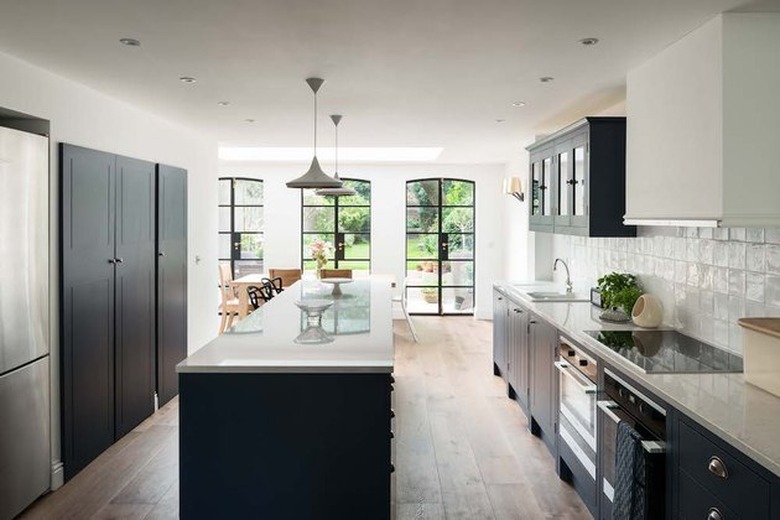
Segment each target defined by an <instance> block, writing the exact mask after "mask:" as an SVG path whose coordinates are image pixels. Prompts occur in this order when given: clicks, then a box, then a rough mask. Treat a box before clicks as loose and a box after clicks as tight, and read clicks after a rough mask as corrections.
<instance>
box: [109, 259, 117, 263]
mask: <svg viewBox="0 0 780 520" xmlns="http://www.w3.org/2000/svg"><path fill="white" fill-rule="evenodd" d="M108 263H109V264H116V258H109V259H108Z"/></svg>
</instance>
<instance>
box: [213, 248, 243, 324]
mask: <svg viewBox="0 0 780 520" xmlns="http://www.w3.org/2000/svg"><path fill="white" fill-rule="evenodd" d="M232 281H233V272H232V270H231V269H230V264H228V263H221V264H219V294H220V296H221V298H222V303H220V304H219V309H218V311H217V314H218V315H219V316H221V317H222V320H221V321H220V324H219V333H220V334H222V333H224V332H225V331H226V330H227V329H229V328H230V327H232V326H233V318H235V317H236V316H238V311H239V308H240V305H239V303H238V297H237V296H236V293H235V291H234V290H233V286H232V285H231V282H232Z"/></svg>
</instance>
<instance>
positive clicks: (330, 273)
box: [320, 269, 352, 278]
mask: <svg viewBox="0 0 780 520" xmlns="http://www.w3.org/2000/svg"><path fill="white" fill-rule="evenodd" d="M320 277H321V278H352V269H321V270H320Z"/></svg>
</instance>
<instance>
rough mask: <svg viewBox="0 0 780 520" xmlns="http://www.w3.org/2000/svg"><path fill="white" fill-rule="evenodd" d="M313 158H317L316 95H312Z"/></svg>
mask: <svg viewBox="0 0 780 520" xmlns="http://www.w3.org/2000/svg"><path fill="white" fill-rule="evenodd" d="M314 156H315V157H316V156H317V93H316V92H315V93H314Z"/></svg>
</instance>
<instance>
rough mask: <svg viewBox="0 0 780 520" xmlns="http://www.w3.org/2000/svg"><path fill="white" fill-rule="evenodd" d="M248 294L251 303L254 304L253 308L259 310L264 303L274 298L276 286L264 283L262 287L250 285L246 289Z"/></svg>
mask: <svg viewBox="0 0 780 520" xmlns="http://www.w3.org/2000/svg"><path fill="white" fill-rule="evenodd" d="M246 292H247V294H249V303H251V304H252V308H254V309H257V308H258V307H260V305H262V303H260V301H261V300H262V302H263V303H265V302H269V301H271V299H273V297H274V294H275V293H274V286H273V285H271V284H268V283H264V284H263V285H261V286H260V287H257V286H256V285H250V286H249V287H247V288H246Z"/></svg>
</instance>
